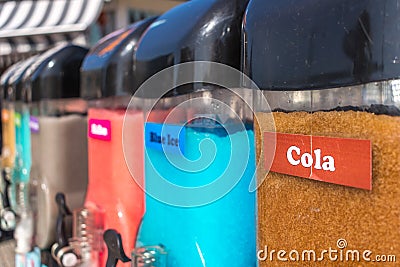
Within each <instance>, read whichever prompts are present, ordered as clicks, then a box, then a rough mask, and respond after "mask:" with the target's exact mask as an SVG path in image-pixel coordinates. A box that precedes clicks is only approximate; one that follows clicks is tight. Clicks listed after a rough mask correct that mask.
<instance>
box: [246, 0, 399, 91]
mask: <svg viewBox="0 0 400 267" xmlns="http://www.w3.org/2000/svg"><path fill="white" fill-rule="evenodd" d="M399 25H400V5H399V1H397V0H379V1H365V0H354V1H348V0H337V1H328V0H323V1H313V0H280V1H265V0H251V2H250V3H249V6H248V9H247V11H246V15H245V19H244V43H245V49H244V58H243V70H244V72H245V73H246V74H248V75H249V76H250V78H251V79H252V80H253V81H254V82H255V83H256V84H257V85H258V86H259V87H260V88H261V89H265V90H306V89H322V88H332V87H342V86H350V85H355V84H362V83H368V82H374V81H382V80H388V79H393V78H398V77H400V27H399Z"/></svg>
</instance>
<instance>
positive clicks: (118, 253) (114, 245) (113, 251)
mask: <svg viewBox="0 0 400 267" xmlns="http://www.w3.org/2000/svg"><path fill="white" fill-rule="evenodd" d="M103 238H104V242H105V243H106V245H107V249H108V258H107V263H106V267H115V266H117V263H118V260H120V261H122V262H130V261H131V259H130V258H128V257H127V256H126V254H125V251H124V248H123V246H122V238H121V235H120V234H119V233H118V232H117V231H115V230H113V229H109V230H107V231H105V232H104V235H103Z"/></svg>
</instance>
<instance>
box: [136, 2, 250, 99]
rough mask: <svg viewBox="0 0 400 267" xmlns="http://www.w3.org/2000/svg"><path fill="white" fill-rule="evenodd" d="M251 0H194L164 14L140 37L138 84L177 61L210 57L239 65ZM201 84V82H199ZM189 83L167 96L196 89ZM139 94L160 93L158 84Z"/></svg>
mask: <svg viewBox="0 0 400 267" xmlns="http://www.w3.org/2000/svg"><path fill="white" fill-rule="evenodd" d="M247 3H248V0H193V1H189V2H186V3H183V4H181V5H179V6H177V7H175V8H173V9H171V10H170V11H168V12H166V13H165V14H163V15H161V16H160V17H159V18H158V19H157V20H156V21H155V22H153V24H152V25H151V26H150V27H149V29H148V30H147V31H146V33H145V34H144V35H143V37H142V39H141V40H140V43H139V46H138V50H137V52H136V54H135V58H134V69H135V74H136V75H137V76H136V79H135V88H136V89H137V88H138V87H140V85H141V84H142V83H143V82H145V81H146V80H147V79H148V78H150V77H151V76H153V75H154V74H156V73H158V72H159V71H161V70H163V69H165V68H168V67H171V66H173V65H176V64H180V63H184V62H192V61H211V62H218V63H222V64H226V65H229V66H231V67H233V68H236V69H240V51H241V47H240V38H241V24H242V18H243V13H244V11H245V9H246V6H247ZM197 85H198V84H197ZM201 88H204V87H201V86H200V87H199V86H194V85H188V86H180V87H177V88H174V89H173V90H171V91H170V92H169V93H168V94H167V95H165V96H176V95H181V94H186V93H190V92H195V91H197V90H200V89H201ZM153 89H154V90H149V91H146V92H141V93H143V94H141V95H140V97H146V98H153V97H158V96H159V95H160V94H161V92H160V91H159V90H157V88H153Z"/></svg>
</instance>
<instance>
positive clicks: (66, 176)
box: [35, 98, 88, 248]
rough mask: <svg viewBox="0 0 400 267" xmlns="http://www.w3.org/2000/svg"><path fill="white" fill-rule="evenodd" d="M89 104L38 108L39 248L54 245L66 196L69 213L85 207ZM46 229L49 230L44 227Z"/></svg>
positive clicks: (74, 101) (79, 102) (54, 102)
mask: <svg viewBox="0 0 400 267" xmlns="http://www.w3.org/2000/svg"><path fill="white" fill-rule="evenodd" d="M86 112H87V103H86V102H85V101H83V100H81V99H78V98H75V99H73V98H72V99H61V100H42V101H40V104H39V116H38V122H39V127H40V128H39V131H38V133H37V136H35V138H38V141H39V146H40V148H39V151H40V155H39V162H40V178H39V182H38V189H39V192H38V195H37V207H38V210H37V225H38V227H37V236H36V242H37V244H38V245H39V246H40V247H43V248H45V247H48V246H50V245H51V244H52V243H53V242H55V227H56V218H57V213H58V209H57V205H56V203H55V195H56V194H57V193H58V192H63V193H64V194H65V195H66V197H67V202H68V206H69V207H70V209H71V210H72V209H74V208H78V207H81V206H82V205H83V202H84V199H85V194H86V188H87V171H88V167H87V116H86ZM45 226H46V227H45Z"/></svg>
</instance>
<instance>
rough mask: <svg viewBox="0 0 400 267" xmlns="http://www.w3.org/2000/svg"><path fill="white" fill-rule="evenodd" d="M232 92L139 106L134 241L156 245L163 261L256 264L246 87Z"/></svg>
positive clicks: (219, 91) (169, 263) (139, 244)
mask: <svg viewBox="0 0 400 267" xmlns="http://www.w3.org/2000/svg"><path fill="white" fill-rule="evenodd" d="M236 93H237V95H236V94H234V93H232V91H230V90H226V89H217V90H213V91H204V92H199V93H193V94H187V95H182V96H176V97H166V98H162V99H160V100H159V101H158V102H157V103H156V105H155V106H154V108H152V107H151V106H150V107H145V112H146V113H145V118H146V121H145V181H144V187H145V189H146V197H145V215H144V218H143V221H142V224H141V227H140V230H139V234H138V239H137V247H146V246H150V247H152V246H159V247H162V248H163V249H164V250H165V252H166V253H167V260H166V262H167V264H166V265H167V266H171V267H172V266H175V267H176V266H225V265H229V266H238V267H239V266H255V265H256V260H255V257H254V255H255V220H256V218H255V192H254V191H253V192H251V190H250V184H251V182H252V179H253V175H254V172H255V160H254V134H253V123H252V112H251V110H250V107H249V106H247V104H246V103H244V99H250V101H251V92H249V91H248V90H244V91H242V90H238V91H237V92H236ZM138 102H142V103H144V104H145V105H146V101H143V100H140V99H139V100H138ZM249 103H250V102H249Z"/></svg>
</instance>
